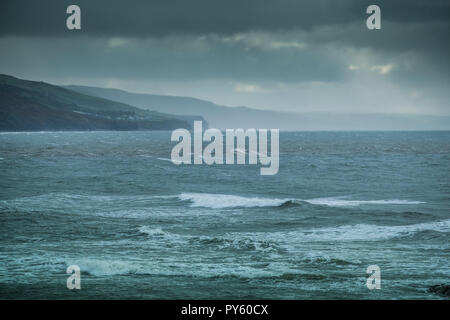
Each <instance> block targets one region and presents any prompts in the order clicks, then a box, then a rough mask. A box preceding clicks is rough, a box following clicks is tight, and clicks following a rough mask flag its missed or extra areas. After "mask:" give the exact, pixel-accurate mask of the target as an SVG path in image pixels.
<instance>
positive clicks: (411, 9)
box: [0, 0, 450, 37]
mask: <svg viewBox="0 0 450 320" xmlns="http://www.w3.org/2000/svg"><path fill="white" fill-rule="evenodd" d="M374 2H375V3H376V4H378V5H380V6H381V7H382V9H383V11H382V14H383V19H384V20H385V21H391V22H408V23H413V22H420V23H424V22H427V21H437V20H443V21H448V20H449V19H450V2H448V1H443V0H439V1H438V0H429V1H416V0H404V1H403V0H402V1H392V0H389V1H387V0H386V1H373V0H339V1H336V0H315V1H299V0H277V1H261V0H227V1H224V0H188V1H187V0H159V1H144V0H134V1H130V0H128V1H111V0H109V1H107V0H96V1H92V0H76V1H74V0H42V1H24V0H2V1H1V4H0V34H1V35H33V36H52V35H61V34H66V33H67V32H68V31H67V29H66V28H65V19H66V14H65V9H66V8H67V6H68V5H70V4H78V5H79V6H80V7H81V9H82V19H83V20H82V23H83V24H82V32H80V33H83V34H84V35H90V36H133V37H148V36H165V35H173V34H210V33H215V34H233V33H238V32H247V31H254V30H262V31H279V30H288V29H293V28H294V29H295V28H300V29H306V30H308V29H311V28H314V27H319V26H324V25H340V24H347V23H352V22H358V21H361V23H362V24H363V23H364V18H365V9H366V8H367V6H368V5H370V4H373V3H374Z"/></svg>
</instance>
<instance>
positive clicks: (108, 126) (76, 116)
mask: <svg viewBox="0 0 450 320" xmlns="http://www.w3.org/2000/svg"><path fill="white" fill-rule="evenodd" d="M194 119H202V118H201V117H195V116H191V117H182V116H175V115H169V114H164V113H160V112H155V111H148V110H143V109H140V108H136V107H134V106H131V105H128V104H125V103H120V102H116V101H111V100H107V99H104V98H100V97H94V96H89V95H85V94H82V93H79V92H76V91H72V90H70V89H67V88H63V87H59V86H55V85H51V84H48V83H45V82H42V81H29V80H22V79H18V78H15V77H12V76H9V75H0V130H1V131H36V130H172V129H176V128H187V129H190V128H191V127H192V126H191V122H192V120H194Z"/></svg>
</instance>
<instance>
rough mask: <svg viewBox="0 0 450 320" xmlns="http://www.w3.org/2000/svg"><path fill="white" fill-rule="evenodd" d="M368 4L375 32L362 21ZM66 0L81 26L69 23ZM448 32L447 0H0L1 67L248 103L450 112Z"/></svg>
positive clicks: (30, 75)
mask: <svg viewBox="0 0 450 320" xmlns="http://www.w3.org/2000/svg"><path fill="white" fill-rule="evenodd" d="M373 3H376V4H378V5H379V6H380V7H381V10H382V14H381V15H382V29H381V30H377V31H369V30H368V29H367V28H366V27H365V19H366V17H367V14H366V13H365V10H366V8H367V6H368V5H370V4H373ZM69 4H78V5H79V6H80V7H81V9H82V30H81V31H68V30H67V29H66V27H65V19H66V17H67V15H66V13H65V10H66V7H67V6H68V5H69ZM449 32H450V1H443V0H383V1H372V0H339V1H338V0H311V1H299V0H274V1H262V0H239V1H237V0H226V1H225V0H189V1H188V0H176V1H169V0H164V1H148V0H147V1H137V0H135V1H112V0H110V1H106V0H96V1H92V0H76V1H72V0H47V1H45V0H44V1H23V0H2V1H0V48H1V50H0V73H9V74H12V75H16V76H22V77H25V78H32V79H36V80H47V81H52V82H55V83H58V81H63V82H65V83H68V82H72V83H73V82H78V83H81V84H89V83H91V84H95V83H98V84H102V83H116V84H117V83H120V85H121V86H127V89H129V90H132V91H133V87H128V86H129V84H131V83H133V84H136V85H137V86H139V87H140V90H141V91H152V90H153V89H152V88H154V86H155V85H158V83H164V84H165V89H164V91H168V92H174V93H178V92H182V93H183V94H186V95H194V92H197V93H199V96H200V95H201V96H202V97H204V98H209V99H212V100H214V101H216V102H219V103H230V104H232V105H240V104H248V105H250V106H253V107H260V106H264V107H267V108H270V105H268V102H270V104H271V105H273V106H274V107H280V108H281V107H283V106H284V107H283V108H285V109H289V110H298V111H301V109H302V108H303V109H304V108H305V106H306V105H309V106H310V108H311V109H313V108H317V107H318V106H319V105H320V106H321V108H322V109H321V110H326V109H327V108H330V109H332V110H337V109H340V110H359V109H360V106H361V105H362V104H363V103H365V100H366V99H365V97H371V98H370V99H372V100H373V99H375V98H374V97H377V96H382V103H383V108H384V109H385V110H393V111H395V110H402V111H403V110H406V111H407V110H412V111H417V110H421V109H423V108H425V107H423V106H426V108H429V109H430V110H431V109H433V110H435V111H436V112H446V113H448V112H450V106H449V105H448V103H447V101H448V98H449V92H450V90H449V83H450V59H448V58H449V54H450V42H449V41H448V40H447V38H448V34H449ZM118 79H119V80H120V81H119V80H118ZM187 83H198V84H200V83H201V88H199V89H198V90H197V89H196V88H195V87H194V86H189V88H190V91H183V90H184V89H183V88H187V87H188V85H187ZM323 83H325V84H326V85H325V86H322V87H321V85H322V84H323ZM317 85H319V87H318V86H317ZM391 87H392V90H387V88H391ZM146 88H148V89H146ZM356 88H358V89H357V90H358V92H357V93H356V92H355V91H356ZM153 92H154V91H153ZM191 92H192V94H191ZM203 92H209V93H211V94H210V95H209V96H205V95H203ZM213 93H214V94H213ZM355 95H359V98H358V99H355V98H354V96H355ZM216 97H217V98H216ZM297 101H301V102H303V103H297ZM380 104H381V100H380ZM366 105H369V104H367V103H366ZM370 108H372V111H378V110H379V106H378V105H377V103H376V102H374V103H373V104H371V107H370ZM367 111H371V110H367ZM406 111H405V112H406ZM425 111H426V110H425Z"/></svg>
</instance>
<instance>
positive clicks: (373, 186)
mask: <svg viewBox="0 0 450 320" xmlns="http://www.w3.org/2000/svg"><path fill="white" fill-rule="evenodd" d="M170 134H171V132H36V133H1V134H0V298H2V299H23V298H33V299H181V298H184V299H230V298H233V299H407V298H410V299H439V298H441V297H439V296H436V295H434V294H432V293H428V292H427V289H428V287H429V286H431V285H435V284H440V283H447V284H448V283H449V282H450V246H449V244H450V241H449V240H450V179H449V174H450V132H340V133H337V132H282V133H281V135H280V171H279V173H278V174H277V175H274V176H261V175H260V172H259V166H255V165H251V166H250V165H214V166H207V165H190V166H189V165H180V166H177V165H174V164H173V163H171V161H170V160H169V158H170V152H171V148H172V147H173V145H174V144H175V143H171V142H170ZM74 264H75V265H78V266H79V267H80V269H81V290H69V289H67V287H66V280H67V278H68V276H69V275H68V274H66V269H67V267H68V266H69V265H74ZM369 265H378V266H379V267H380V269H381V289H379V290H369V289H368V288H367V286H366V280H367V277H368V276H369V274H367V273H366V269H367V267H368V266H369Z"/></svg>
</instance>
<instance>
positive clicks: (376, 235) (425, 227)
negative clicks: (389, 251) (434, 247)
mask: <svg viewBox="0 0 450 320" xmlns="http://www.w3.org/2000/svg"><path fill="white" fill-rule="evenodd" d="M422 231H437V232H450V220H443V221H434V222H426V223H419V224H412V225H402V226H379V225H371V224H356V225H343V226H338V227H328V228H317V229H308V230H296V231H287V232H271V233H264V232H260V233H234V234H230V235H229V236H232V237H233V238H236V237H252V238H253V239H258V240H266V241H274V242H277V243H289V244H294V245H295V244H296V243H299V242H319V241H358V240H360V241H374V240H385V239H391V238H396V237H404V236H409V235H412V234H414V233H417V232H422Z"/></svg>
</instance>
